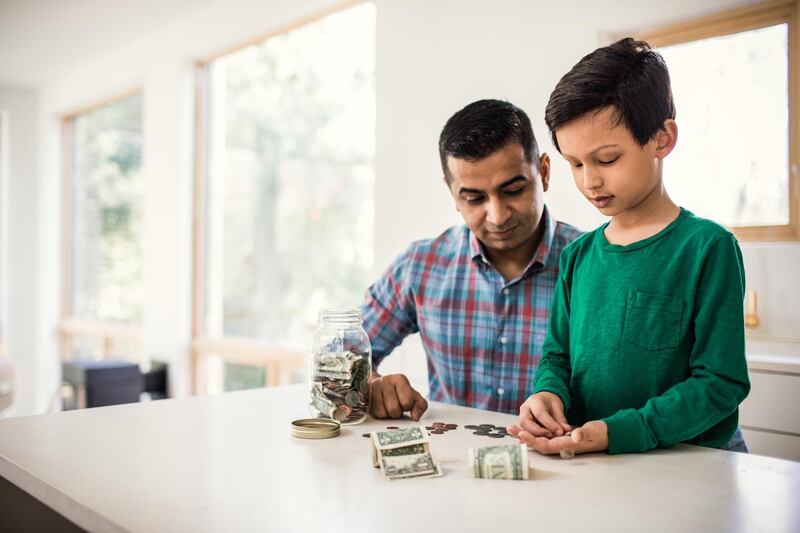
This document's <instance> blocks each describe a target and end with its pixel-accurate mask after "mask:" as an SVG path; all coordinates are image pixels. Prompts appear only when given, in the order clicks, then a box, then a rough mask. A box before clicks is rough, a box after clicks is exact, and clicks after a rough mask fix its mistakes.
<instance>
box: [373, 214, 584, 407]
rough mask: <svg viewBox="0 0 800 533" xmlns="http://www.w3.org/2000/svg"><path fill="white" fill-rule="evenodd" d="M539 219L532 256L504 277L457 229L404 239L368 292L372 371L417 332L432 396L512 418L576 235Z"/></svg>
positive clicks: (529, 385)
mask: <svg viewBox="0 0 800 533" xmlns="http://www.w3.org/2000/svg"><path fill="white" fill-rule="evenodd" d="M542 221H543V222H544V224H545V230H544V235H543V237H542V241H541V243H540V244H539V247H538V248H537V249H536V251H535V253H534V256H533V258H532V259H531V261H530V263H529V264H528V266H527V267H526V268H525V270H524V271H523V273H522V275H521V276H519V277H517V278H515V279H513V280H510V281H508V282H506V281H505V280H504V279H503V276H502V275H500V273H499V272H498V271H497V270H496V269H495V268H494V267H493V266H492V264H491V263H490V262H489V261H488V259H487V258H486V256H485V254H484V253H483V251H482V246H481V244H480V242H479V241H478V240H477V238H476V237H475V236H474V235H473V234H472V232H470V230H469V228H467V227H466V226H461V227H453V228H450V229H449V230H447V231H445V232H444V233H442V234H441V235H440V236H439V237H437V238H435V239H429V240H423V241H417V242H415V243H413V244H412V245H411V246H410V247H409V249H408V250H407V251H406V252H405V253H404V254H402V255H401V256H400V257H399V258H397V260H396V261H395V262H394V263H393V264H392V265H391V267H390V268H389V269H388V270H387V271H386V273H385V274H384V275H383V277H381V278H380V279H379V280H378V281H377V282H375V284H374V285H372V286H371V287H370V288H369V290H368V291H367V295H366V302H365V303H364V305H363V308H362V310H363V313H364V329H365V330H366V331H367V334H368V335H369V338H370V341H371V342H372V364H373V368H375V369H377V367H378V364H379V363H380V362H381V360H383V358H384V357H386V356H387V355H389V353H391V351H392V350H393V349H394V348H395V347H396V346H398V345H399V344H400V343H401V342H402V341H403V338H404V337H406V335H410V334H412V333H417V332H419V333H420V335H421V337H422V344H423V346H424V347H425V352H426V353H427V354H428V380H429V384H430V399H431V400H435V401H441V402H448V403H455V404H460V405H466V406H469V407H476V408H479V409H488V410H491V411H501V412H505V413H512V414H517V413H518V411H519V406H520V404H521V403H522V402H523V401H525V399H527V397H528V396H529V395H530V394H531V392H532V390H533V376H534V373H535V372H536V367H537V366H538V364H539V360H540V359H541V356H542V343H543V342H544V338H545V335H546V333H547V326H548V322H549V316H550V300H551V298H552V296H553V289H554V288H555V284H556V280H557V279H558V258H559V255H560V254H561V250H562V249H563V248H564V247H565V246H566V245H567V244H569V242H570V241H572V240H574V239H575V238H577V237H578V236H580V234H581V232H580V231H578V230H577V229H575V228H574V227H572V226H569V225H567V224H563V223H561V222H557V221H555V220H554V219H553V218H552V217H551V216H550V214H549V212H548V211H547V208H545V211H544V214H543V217H542Z"/></svg>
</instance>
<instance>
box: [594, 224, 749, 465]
mask: <svg viewBox="0 0 800 533" xmlns="http://www.w3.org/2000/svg"><path fill="white" fill-rule="evenodd" d="M695 298H696V301H695V316H694V317H693V324H692V327H693V328H694V335H695V341H694V346H693V348H692V350H691V354H690V358H689V366H690V370H691V376H690V377H689V378H688V379H686V380H685V381H683V382H681V383H678V384H676V385H675V386H673V387H671V388H670V389H668V390H667V391H666V392H664V394H662V395H661V396H658V397H656V398H652V399H650V400H649V401H648V402H647V403H646V404H645V405H644V407H642V408H641V409H623V410H621V411H619V412H617V413H615V414H613V415H611V416H610V417H608V418H606V419H604V421H605V422H606V424H607V425H608V437H609V449H608V450H609V453H612V454H613V453H625V452H640V451H645V450H649V449H651V448H655V447H656V446H658V445H667V446H668V445H672V444H675V443H678V442H681V441H685V440H689V439H691V438H693V437H696V436H697V435H699V434H700V433H703V432H704V431H706V430H708V429H710V428H712V427H713V426H715V425H716V424H718V423H719V422H721V421H722V420H724V419H725V418H726V417H728V416H729V415H730V414H731V413H733V412H734V411H735V410H736V408H737V407H738V406H739V403H741V401H742V400H744V398H745V397H746V396H747V393H748V392H749V391H750V382H749V379H748V377H747V363H746V361H745V356H744V318H743V308H742V306H743V300H744V265H743V263H742V254H741V251H740V250H739V246H738V244H737V243H736V240H735V238H734V237H733V235H731V234H727V235H725V236H723V237H722V238H720V239H719V240H717V242H716V243H714V244H713V245H712V246H711V248H710V250H709V253H708V255H707V257H706V260H705V263H704V265H703V270H702V272H701V275H700V282H699V285H698V289H697V294H696V296H695Z"/></svg>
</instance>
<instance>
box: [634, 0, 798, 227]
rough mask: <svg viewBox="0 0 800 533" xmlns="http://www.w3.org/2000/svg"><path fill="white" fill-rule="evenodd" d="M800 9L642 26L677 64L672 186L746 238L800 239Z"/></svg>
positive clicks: (786, 6) (763, 9) (685, 202)
mask: <svg viewBox="0 0 800 533" xmlns="http://www.w3.org/2000/svg"><path fill="white" fill-rule="evenodd" d="M796 16H797V15H796V9H795V3H794V2H786V3H783V4H778V5H776V4H775V3H772V4H769V5H766V6H764V5H761V6H755V7H749V8H745V9H741V10H737V11H735V12H730V13H725V14H722V15H715V16H712V17H707V18H704V19H701V20H698V21H695V22H692V23H688V24H681V25H678V26H675V27H672V28H666V29H664V30H660V31H656V32H653V33H651V34H643V35H640V36H639V37H640V38H642V39H644V40H647V41H648V42H650V44H652V45H653V46H655V47H657V49H658V51H659V52H660V53H661V54H662V55H663V56H664V59H665V60H666V62H667V65H668V67H669V70H670V76H671V81H672V91H673V95H674V98H675V106H676V108H677V119H676V120H677V122H678V125H679V142H678V145H677V146H676V148H675V150H674V151H673V153H672V154H671V155H670V157H669V162H668V164H667V165H665V167H664V179H665V182H666V183H667V187H668V190H669V191H670V194H671V196H672V197H673V199H674V200H675V201H676V202H677V203H678V204H680V205H682V206H684V207H687V208H688V209H690V210H692V211H694V212H695V213H696V214H698V215H700V216H704V217H708V218H711V219H714V220H716V221H718V222H720V223H722V224H725V225H726V226H728V227H730V228H732V229H733V231H734V232H735V233H736V234H737V236H738V237H739V238H742V239H744V240H779V239H780V240H787V239H793V240H797V239H800V208H799V207H798V202H797V194H798V193H799V192H800V188H798V179H799V178H798V175H797V161H798V146H797V145H798V142H800V135H798V126H797V124H798V117H797V114H798V111H797V103H798V95H797V76H798V73H797V67H796V62H797V59H796V58H797V49H798V47H797V42H796V40H797V37H796V29H795V27H796Z"/></svg>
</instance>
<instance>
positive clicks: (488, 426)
mask: <svg viewBox="0 0 800 533" xmlns="http://www.w3.org/2000/svg"><path fill="white" fill-rule="evenodd" d="M478 425H479V426H480V427H482V428H486V429H494V427H495V426H494V424H478Z"/></svg>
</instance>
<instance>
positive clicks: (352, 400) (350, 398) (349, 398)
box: [344, 390, 361, 407]
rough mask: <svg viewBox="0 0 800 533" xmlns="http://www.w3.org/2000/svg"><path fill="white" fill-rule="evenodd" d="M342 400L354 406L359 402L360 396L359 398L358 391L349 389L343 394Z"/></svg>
mask: <svg viewBox="0 0 800 533" xmlns="http://www.w3.org/2000/svg"><path fill="white" fill-rule="evenodd" d="M344 401H345V402H346V403H347V405H349V406H350V407H356V406H358V404H359V403H361V398H360V396H359V394H358V391H355V390H351V391H348V392H347V394H346V395H345V397H344Z"/></svg>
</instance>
